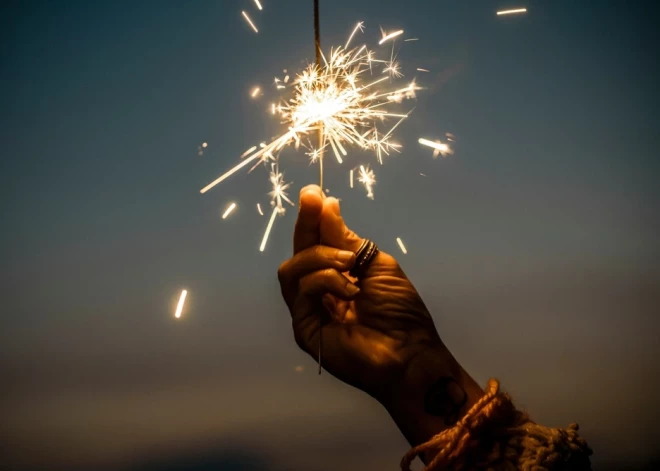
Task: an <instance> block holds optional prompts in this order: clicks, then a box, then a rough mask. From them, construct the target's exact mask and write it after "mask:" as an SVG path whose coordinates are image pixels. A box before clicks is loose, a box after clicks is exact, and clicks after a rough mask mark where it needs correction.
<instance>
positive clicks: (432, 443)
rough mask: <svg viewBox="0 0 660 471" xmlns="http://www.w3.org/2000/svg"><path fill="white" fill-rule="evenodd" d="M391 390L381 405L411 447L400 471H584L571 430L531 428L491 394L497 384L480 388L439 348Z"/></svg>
mask: <svg viewBox="0 0 660 471" xmlns="http://www.w3.org/2000/svg"><path fill="white" fill-rule="evenodd" d="M391 391H392V392H391V393H390V394H389V396H388V397H387V398H383V400H381V403H382V404H383V405H384V406H385V408H386V409H387V410H388V412H389V413H390V415H391V416H392V418H393V419H394V421H395V422H396V424H397V426H398V427H399V429H400V430H401V432H402V433H403V435H404V436H405V437H406V439H407V440H408V442H409V443H410V445H411V446H412V447H413V448H412V449H411V450H410V451H409V452H408V453H406V456H404V458H403V460H402V463H401V466H402V469H407V470H409V469H410V468H409V466H410V463H411V461H412V460H413V459H414V458H415V457H416V456H419V457H420V458H421V459H422V461H424V463H425V464H426V465H427V466H428V469H429V470H430V469H433V470H436V469H443V470H463V469H527V466H528V465H531V464H534V465H538V466H539V469H544V470H548V471H549V470H559V469H562V470H568V469H570V470H573V471H577V470H579V471H585V470H590V469H591V467H590V462H589V456H590V455H591V449H590V448H589V446H588V445H587V443H586V442H585V441H584V439H582V438H581V437H580V436H579V434H578V426H577V424H571V425H569V427H568V428H566V429H552V428H548V427H544V426H541V425H538V424H535V423H534V422H533V421H531V420H530V418H529V417H528V416H527V414H525V413H523V412H520V411H518V410H517V409H516V408H515V406H514V405H513V403H512V401H511V398H510V397H509V395H508V394H505V393H502V392H500V391H499V383H498V382H497V380H494V379H491V380H490V381H489V382H488V387H487V389H486V391H484V390H482V389H481V388H480V387H479V385H478V384H477V383H476V382H475V381H474V380H473V379H472V378H471V377H470V376H469V375H468V374H467V373H466V372H465V370H464V369H463V368H462V367H461V366H460V365H459V364H458V362H457V361H456V360H455V359H454V358H453V357H452V356H451V354H450V353H449V351H447V350H446V349H445V348H440V347H439V348H437V349H435V350H430V351H428V352H425V353H424V354H423V356H421V355H420V356H419V357H418V358H416V359H415V361H414V362H412V363H411V366H410V368H409V371H408V373H407V374H406V377H405V380H403V381H402V384H399V385H396V387H393V388H392V390H391ZM458 421H460V425H458V426H457V422H458ZM449 429H451V430H449ZM425 469H427V468H425Z"/></svg>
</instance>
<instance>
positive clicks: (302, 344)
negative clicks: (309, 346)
mask: <svg viewBox="0 0 660 471" xmlns="http://www.w3.org/2000/svg"><path fill="white" fill-rule="evenodd" d="M293 340H295V342H296V345H298V348H299V349H301V350H302V351H305V350H306V348H305V339H304V337H303V335H302V334H301V333H300V331H299V330H298V329H296V328H295V326H294V328H293Z"/></svg>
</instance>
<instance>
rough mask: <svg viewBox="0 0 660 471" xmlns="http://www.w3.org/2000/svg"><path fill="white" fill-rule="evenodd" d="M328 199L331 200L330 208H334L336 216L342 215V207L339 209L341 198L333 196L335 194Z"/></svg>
mask: <svg viewBox="0 0 660 471" xmlns="http://www.w3.org/2000/svg"><path fill="white" fill-rule="evenodd" d="M328 200H330V208H331V209H332V212H333V213H334V214H335V215H336V216H340V215H341V211H340V209H339V200H338V199H337V198H335V197H333V196H331V197H330V198H328Z"/></svg>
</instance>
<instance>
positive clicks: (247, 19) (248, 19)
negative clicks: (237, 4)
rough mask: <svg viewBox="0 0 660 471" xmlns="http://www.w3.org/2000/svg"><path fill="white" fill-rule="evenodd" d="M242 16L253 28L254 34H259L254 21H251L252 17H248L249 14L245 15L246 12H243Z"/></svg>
mask: <svg viewBox="0 0 660 471" xmlns="http://www.w3.org/2000/svg"><path fill="white" fill-rule="evenodd" d="M241 14H242V15H243V18H245V21H247V22H248V23H249V24H250V26H252V29H253V30H254V32H255V33H258V32H259V30H258V29H257V27H256V26H254V23H252V20H251V19H250V17H249V16H248V14H247V13H245V12H244V11H242V12H241Z"/></svg>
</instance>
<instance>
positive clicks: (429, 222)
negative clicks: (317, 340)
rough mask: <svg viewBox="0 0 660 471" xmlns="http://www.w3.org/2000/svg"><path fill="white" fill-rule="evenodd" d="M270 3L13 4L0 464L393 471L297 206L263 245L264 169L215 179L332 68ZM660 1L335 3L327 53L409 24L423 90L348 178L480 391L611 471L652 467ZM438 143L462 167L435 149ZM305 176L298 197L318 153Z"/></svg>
mask: <svg viewBox="0 0 660 471" xmlns="http://www.w3.org/2000/svg"><path fill="white" fill-rule="evenodd" d="M262 4H263V8H264V9H263V11H259V10H257V9H256V7H255V4H254V3H253V1H252V0H236V1H232V2H224V1H223V2H218V1H210V0H209V1H206V0H197V1H194V2H181V1H165V0H163V1H160V2H134V1H130V2H129V1H123V0H120V1H115V2H86V1H73V0H71V1H60V2H46V1H43V2H38V1H23V2H13V1H6V2H2V7H1V8H2V13H1V15H0V22H1V25H0V37H1V44H0V66H1V74H0V84H1V100H2V101H1V103H2V106H1V109H0V123H1V126H0V140H1V142H0V146H1V147H0V155H1V162H2V170H1V172H0V192H1V199H0V209H1V215H2V228H3V229H2V231H0V240H1V242H2V243H1V244H0V260H1V262H2V263H1V264H0V290H1V294H2V300H3V302H2V308H1V311H0V312H1V314H0V316H1V317H0V319H1V320H0V322H1V324H0V331H1V334H0V377H1V378H2V380H1V381H0V382H1V384H2V386H1V391H2V397H1V399H2V409H1V410H2V421H1V424H2V425H1V427H0V428H1V430H0V438H1V440H0V442H2V449H1V453H2V461H1V462H2V463H3V466H2V467H3V469H12V470H37V469H38V470H55V469H58V470H59V469H61V470H92V469H93V470H105V469H108V470H111V469H112V470H114V469H135V470H179V469H181V470H183V469H186V470H201V469H220V470H225V469H227V470H229V469H231V470H233V469H243V470H266V469H268V470H302V469H305V470H312V471H325V470H336V469H349V470H350V469H355V470H357V469H361V470H372V469H373V470H377V469H379V470H380V469H398V462H399V459H400V457H401V456H402V455H403V453H405V452H406V451H407V449H408V446H407V443H406V442H405V440H404V439H403V438H402V436H401V435H400V433H399V432H398V430H397V429H396V427H395V426H394V424H393V422H391V420H390V418H389V417H388V416H387V414H386V412H385V410H384V409H382V408H381V407H380V406H379V405H378V404H376V403H375V402H374V401H373V400H371V399H370V398H368V397H366V395H364V394H362V393H360V392H358V391H355V390H352V389H351V388H349V387H347V386H345V385H343V384H340V383H339V382H338V381H337V380H335V379H334V378H332V377H331V376H330V375H328V374H323V375H322V376H320V377H319V376H317V374H316V370H315V363H314V361H313V360H312V359H311V358H309V357H306V356H305V355H304V354H303V353H301V352H300V351H299V350H298V349H297V347H296V345H295V343H294V342H293V337H292V333H291V329H290V318H289V314H288V311H287V309H286V307H285V305H284V303H283V301H282V300H281V298H280V295H279V286H278V284H277V279H276V276H275V273H276V269H277V267H278V265H279V264H280V262H282V261H283V260H284V259H285V258H287V257H288V256H289V255H290V250H291V234H292V228H293V222H294V219H295V208H291V209H290V210H289V211H288V212H287V213H286V215H285V216H284V217H281V218H278V219H277V220H276V221H275V226H274V229H273V233H272V235H271V238H270V240H269V242H268V246H267V248H266V250H265V252H264V253H260V252H259V251H258V247H259V243H260V241H261V237H262V234H263V230H264V228H265V226H266V223H267V218H268V216H267V215H266V216H263V217H262V216H260V215H259V214H258V212H257V210H256V203H260V204H261V205H262V207H264V208H267V207H268V197H267V195H266V193H267V192H268V191H269V183H268V174H267V172H266V171H264V170H263V169H257V170H255V172H253V173H252V174H250V175H247V174H246V173H245V172H241V173H239V174H236V175H235V176H234V177H232V178H231V179H229V180H227V181H225V182H223V183H222V184H221V185H220V186H218V187H216V188H214V189H213V190H211V191H210V192H209V193H207V194H205V195H200V193H199V189H200V188H202V187H203V186H204V185H206V184H207V183H209V182H210V181H212V180H214V179H215V178H216V177H217V176H218V175H220V174H221V173H223V172H224V171H225V170H227V169H228V168H230V167H231V166H232V165H233V163H234V162H236V161H237V160H238V157H239V155H240V154H241V153H242V152H243V151H244V150H245V149H247V148H248V147H250V146H252V145H254V144H258V143H259V142H261V141H264V140H267V139H269V138H270V137H272V136H273V135H275V134H276V133H277V130H278V129H279V126H278V123H277V122H276V120H274V119H272V117H271V116H269V114H268V113H267V108H268V104H269V103H270V101H269V100H272V99H273V98H274V97H275V94H274V90H273V77H274V76H280V77H281V76H283V75H284V73H283V72H282V70H283V69H288V71H289V73H292V72H293V71H297V70H300V69H301V68H302V67H304V65H305V64H306V63H307V62H308V61H313V59H314V45H313V22H312V0H305V1H302V0H296V1H294V0H287V1H282V0H280V1H277V0H262ZM513 7H526V8H527V9H528V12H527V13H526V14H523V15H516V16H510V17H498V16H496V11H497V10H500V9H504V8H513ZM241 10H245V11H246V12H248V13H249V14H250V16H251V18H252V19H253V21H254V22H255V24H256V25H257V27H258V28H259V33H258V34H255V33H254V32H253V31H252V30H251V29H250V28H249V26H247V25H246V23H245V21H244V20H243V18H242V17H241ZM657 10H658V7H656V6H655V4H654V3H653V2H643V1H640V2H623V1H611V2H605V1H603V2H597V3H589V4H588V5H587V2H574V1H568V0H553V1H532V0H521V1H520V2H509V1H503V0H498V1H490V0H482V1H472V2H450V1H417V0H412V1H401V0H397V1H375V0H332V1H329V0H321V40H322V43H323V46H324V50H327V49H328V48H329V47H330V46H331V45H338V44H343V43H344V42H345V39H346V37H347V36H348V34H349V33H350V32H351V30H352V29H353V27H354V25H355V23H356V22H357V21H359V20H363V21H365V26H366V30H365V32H364V33H363V35H362V36H361V37H360V38H359V39H358V40H357V41H363V42H366V43H367V44H369V45H370V46H374V47H378V46H377V42H378V40H379V39H380V31H379V26H382V27H383V28H384V29H386V30H392V29H395V28H401V29H404V30H405V32H406V33H405V37H407V38H413V37H414V38H419V40H418V41H410V42H403V41H398V42H397V43H396V46H395V47H396V50H397V51H398V52H399V57H398V58H399V60H400V62H401V65H402V72H403V73H404V74H405V77H404V80H410V79H411V78H413V77H415V76H416V77H417V82H418V84H419V85H420V86H423V87H425V90H422V91H420V92H419V93H418V97H417V100H414V101H407V102H404V103H403V104H402V107H403V108H405V109H411V108H413V107H414V111H413V113H412V115H411V117H410V118H409V119H408V120H406V122H404V123H403V124H402V125H401V126H400V127H399V129H398V135H397V140H398V141H399V142H401V144H402V145H403V149H402V153H401V154H398V155H394V156H391V157H389V158H387V159H386V162H385V165H383V166H382V167H381V166H379V165H376V166H375V167H374V169H375V170H376V172H377V173H376V177H377V180H378V182H377V184H376V186H375V187H374V192H375V199H374V200H373V201H371V200H369V199H367V198H365V197H364V191H363V189H361V188H354V189H350V188H349V186H348V178H347V167H344V168H339V167H338V166H337V165H335V164H334V163H333V159H328V165H327V170H326V172H327V176H326V179H327V189H328V191H329V194H331V195H335V196H338V197H340V198H342V201H343V211H344V214H345V218H346V219H347V221H348V222H349V223H350V224H351V225H352V227H353V228H354V229H355V230H356V231H357V232H358V233H361V234H364V235H367V236H368V237H371V238H372V239H374V240H375V241H376V242H377V243H378V244H379V245H380V246H381V248H383V249H384V250H386V251H388V252H390V253H392V254H394V255H395V256H397V257H398V259H399V260H400V263H401V265H402V266H403V268H404V269H405V270H406V272H407V273H408V275H409V276H410V278H411V279H412V281H413V282H414V283H415V284H416V286H417V288H418V289H419V291H420V292H421V294H422V297H423V298H424V300H425V302H426V303H427V305H428V307H429V309H430V311H431V313H432V314H433V317H434V319H435V321H436V324H437V326H438V329H439V330H440V333H441V335H442V337H443V339H444V340H445V342H446V343H447V345H448V346H449V347H450V349H451V350H452V352H453V353H454V354H455V356H456V357H457V358H458V359H459V361H460V362H461V363H462V364H463V366H464V367H465V368H466V369H467V370H468V371H469V372H470V373H471V374H472V375H473V376H474V377H475V379H477V381H478V382H480V383H481V384H485V382H486V381H487V379H488V378H489V377H492V376H495V377H498V378H499V379H500V380H501V381H502V383H503V385H504V387H505V389H506V390H508V391H509V392H511V393H512V394H513V396H514V398H515V399H516V401H517V404H518V405H519V406H521V407H524V408H526V409H527V410H528V411H529V412H530V413H531V414H532V416H533V417H534V418H535V419H536V420H537V421H538V422H541V423H543V424H546V425H550V426H566V425H567V424H569V423H570V422H578V423H579V424H580V425H581V430H582V433H583V436H584V437H585V438H586V439H587V440H588V442H589V443H590V445H591V446H592V447H593V449H594V452H595V455H594V457H593V463H594V469H604V470H609V469H631V470H632V469H655V467H657V466H658V461H657V456H658V451H657V450H659V449H660V448H658V444H659V443H660V432H659V431H658V430H659V429H658V427H657V419H658V410H659V407H658V406H659V405H660V404H659V402H660V401H659V400H658V394H657V391H658V388H659V387H660V380H659V379H658V378H659V373H660V367H659V366H658V363H657V358H658V355H659V353H660V347H659V346H658V320H657V314H658V310H659V309H658V306H660V290H659V289H658V286H660V283H659V282H660V268H659V265H658V262H659V261H660V246H659V244H658V240H660V211H658V201H659V199H658V197H659V193H660V190H659V185H658V176H659V174H658V170H659V169H660V163H659V161H658V151H657V149H658V147H659V144H660V142H659V141H660V132H659V130H658V122H659V116H658V113H659V110H660V100H659V94H658V87H657V84H658V83H660V82H659V74H658V50H657V45H658V32H657V30H655V29H654V28H655V27H656V26H657V18H658V16H657ZM389 47H391V45H387V44H386V45H384V46H383V48H385V49H384V54H385V55H388V54H389V50H388V49H387V48H389ZM416 68H426V69H428V70H430V72H429V73H420V72H418V71H416ZM254 86H260V87H261V88H262V89H263V90H264V91H265V95H264V96H263V97H259V98H258V99H252V98H251V97H250V91H251V90H252V88H253V87H254ZM445 133H452V134H453V135H454V136H455V137H454V142H453V148H454V151H455V153H454V155H452V156H448V157H447V158H445V159H443V158H438V159H434V158H433V157H432V155H431V154H432V150H431V149H429V148H427V147H422V146H420V145H419V144H418V143H417V139H418V138H420V137H425V138H428V139H443V140H444V139H445V137H444V136H445ZM204 142H206V143H207V147H205V148H204V147H201V146H202V143H204ZM200 150H202V152H201V154H202V155H199V151H200ZM349 159H350V156H349ZM360 159H362V156H360ZM283 162H285V164H283V165H284V166H283V168H284V170H285V178H286V179H287V180H292V181H293V185H292V187H291V192H290V194H291V196H292V198H294V199H296V198H297V193H298V190H299V189H300V188H301V187H302V186H304V184H306V183H309V182H315V181H316V179H317V169H316V167H310V166H309V165H308V164H307V157H306V156H304V155H303V154H302V153H296V152H295V151H293V150H291V151H289V152H287V153H285V154H283ZM364 162H366V160H364ZM372 162H373V161H372ZM360 163H362V161H360ZM420 173H422V174H424V175H420ZM232 201H234V202H236V203H237V208H236V210H235V211H234V212H233V213H232V214H231V216H229V217H228V218H227V219H224V220H223V219H222V218H221V215H222V213H223V211H224V210H225V209H226V207H227V205H228V204H229V203H230V202H232ZM396 237H401V239H402V240H403V242H404V243H405V244H406V246H407V248H408V253H407V254H406V255H404V254H402V253H401V251H400V250H399V248H398V246H397V244H396ZM182 289H187V290H188V298H187V302H186V304H185V308H184V310H183V315H182V317H181V318H180V319H175V318H174V310H175V307H176V303H177V300H178V297H179V294H180V292H181V290H182ZM654 460H655V461H654ZM5 466H6V468H5Z"/></svg>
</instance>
